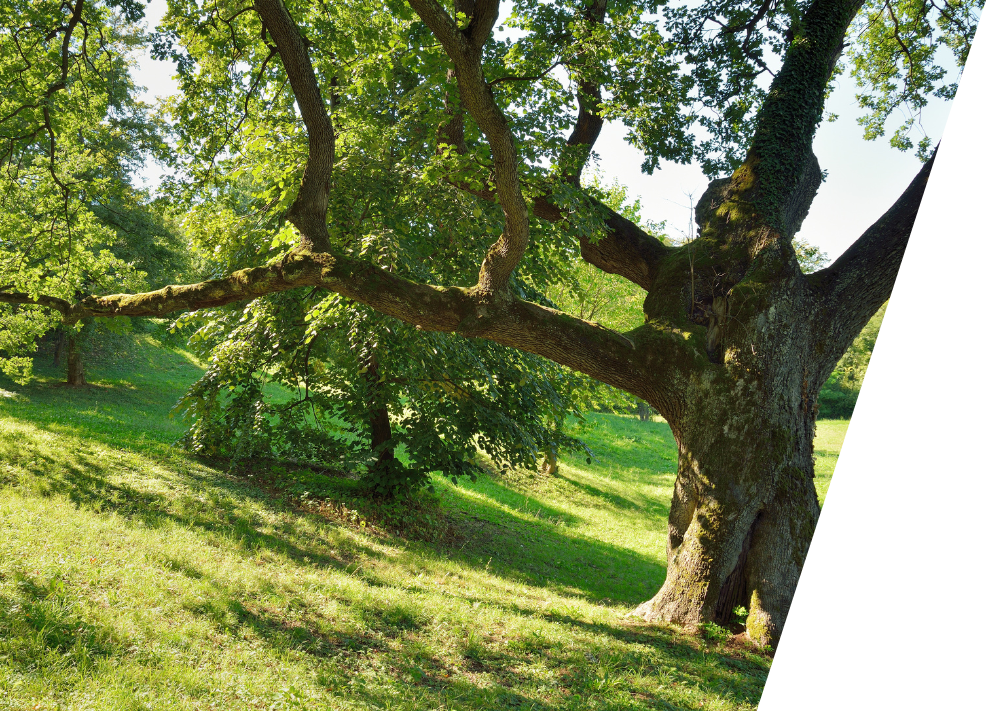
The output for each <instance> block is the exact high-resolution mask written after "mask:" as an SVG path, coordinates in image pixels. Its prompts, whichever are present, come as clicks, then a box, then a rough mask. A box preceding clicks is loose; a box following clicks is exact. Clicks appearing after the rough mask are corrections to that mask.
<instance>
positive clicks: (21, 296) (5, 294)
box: [0, 291, 72, 316]
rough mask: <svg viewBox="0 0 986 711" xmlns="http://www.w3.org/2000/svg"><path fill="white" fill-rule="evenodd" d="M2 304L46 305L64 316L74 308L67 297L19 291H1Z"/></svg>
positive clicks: (0, 302)
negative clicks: (37, 294) (60, 297)
mask: <svg viewBox="0 0 986 711" xmlns="http://www.w3.org/2000/svg"><path fill="white" fill-rule="evenodd" d="M0 304H24V305H27V306H44V307H45V308H49V309H52V310H53V311H57V312H58V313H60V314H62V315H63V316H68V315H69V313H70V312H71V310H72V304H70V303H69V302H68V301H66V300H65V299H59V298H56V297H54V296H31V295H30V294H25V293H22V292H19V291H0Z"/></svg>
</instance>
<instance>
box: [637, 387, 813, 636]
mask: <svg viewBox="0 0 986 711" xmlns="http://www.w3.org/2000/svg"><path fill="white" fill-rule="evenodd" d="M794 370H795V369H792V371H794ZM800 375H801V374H800V373H798V372H792V376H793V377H794V378H795V379H797V380H801V377H800ZM730 381H732V382H730ZM798 385H800V383H797V384H795V391H796V393H797V395H798V396H799V397H798V399H800V396H801V387H798ZM692 398H694V399H693V400H692V401H691V402H689V403H688V404H687V405H686V408H685V410H684V412H683V414H682V415H681V416H680V417H679V418H677V419H676V420H675V421H674V423H673V425H672V426H673V428H674V430H675V433H676V437H677V439H678V446H679V457H678V478H677V481H676V482H675V489H674V495H673V498H672V502H671V511H670V514H669V520H668V546H667V558H668V571H667V579H666V581H665V583H664V585H663V587H662V588H661V590H660V591H659V592H658V594H657V595H656V596H655V597H654V598H653V599H652V600H650V601H648V602H645V603H643V604H642V605H640V607H638V609H637V614H639V615H641V616H643V617H644V618H645V619H647V620H655V619H661V620H665V621H669V622H674V623H677V624H681V625H684V626H686V627H689V628H694V627H696V626H698V625H699V624H701V623H703V622H709V621H712V622H717V623H720V624H722V625H724V626H726V625H728V624H729V623H730V622H731V621H732V617H733V610H734V609H735V608H736V606H738V605H742V606H743V607H746V608H747V609H748V610H749V611H750V613H749V617H748V619H747V630H748V633H749V636H750V638H751V639H752V640H754V641H755V642H757V643H758V644H761V645H768V644H769V645H772V644H775V643H776V641H777V637H778V635H779V633H780V630H781V629H782V628H783V625H784V620H785V619H786V617H787V612H788V608H789V607H790V603H791V598H792V596H793V595H794V589H795V586H796V585H797V582H798V577H799V576H800V573H801V567H802V565H803V564H804V560H805V556H806V555H807V552H808V546H809V544H810V542H811V537H812V533H813V532H814V528H815V522H816V521H817V519H818V514H819V506H818V499H817V496H816V494H815V487H814V483H813V465H812V435H813V432H814V413H813V411H812V409H813V408H812V407H811V405H813V404H814V402H813V400H810V405H809V406H808V407H807V408H802V407H798V408H797V409H798V411H797V412H792V409H793V408H791V406H790V405H791V403H790V401H789V398H787V397H785V393H779V392H776V390H774V389H773V388H763V385H762V384H758V383H756V382H749V381H746V380H744V379H739V378H737V379H735V380H733V379H731V378H729V377H725V378H721V379H717V382H714V383H712V384H702V385H697V386H696V388H695V390H694V391H693V394H692ZM798 404H799V405H800V404H801V403H798Z"/></svg>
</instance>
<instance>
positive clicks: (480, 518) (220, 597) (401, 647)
mask: <svg viewBox="0 0 986 711" xmlns="http://www.w3.org/2000/svg"><path fill="white" fill-rule="evenodd" d="M142 358H143V359H144V360H143V361H141V363H142V364H141V365H139V367H133V366H132V365H131V366H126V367H122V368H119V369H118V370H116V371H112V370H105V371H102V372H99V371H96V372H93V373H91V374H90V379H91V380H92V381H93V383H94V386H93V387H92V388H89V389H86V390H79V391H75V390H71V389H67V388H61V387H57V386H55V385H54V384H53V381H39V382H35V383H34V384H32V385H30V386H27V387H21V386H14V385H13V384H11V383H7V382H4V383H0V388H3V389H4V390H6V391H8V392H11V393H13V394H14V395H12V396H10V397H7V396H4V397H2V398H0V709H27V708H50V709H55V708H58V709H118V708H119V709H207V708H217V709H251V708H256V709H291V708H298V709H333V710H334V709H370V708H380V709H386V708H390V709H453V708H454V709H513V708H517V709H621V710H622V709H753V708H755V706H756V703H757V701H758V699H759V696H760V692H761V689H762V686H763V682H764V680H765V678H766V673H767V669H768V667H769V660H767V659H765V658H764V657H763V656H761V655H759V654H756V653H754V652H752V651H750V650H748V649H745V648H743V647H741V646H734V645H727V644H719V643H705V642H702V641H701V640H697V639H695V638H693V637H690V636H688V635H684V634H682V633H680V632H678V631H676V630H675V629H674V628H671V627H661V626H651V625H643V624H640V623H639V622H637V621H636V620H635V619H633V618H626V614H627V612H629V611H630V610H631V609H632V608H633V607H634V606H635V605H636V604H637V603H639V602H641V601H643V600H644V599H647V598H649V597H650V596H652V595H653V594H654V592H656V590H657V588H658V587H659V586H660V584H661V582H662V581H663V578H664V574H665V565H666V561H665V559H664V557H665V540H666V535H667V534H666V527H667V524H666V517H667V507H668V505H669V502H670V497H671V487H672V484H673V479H674V468H675V460H676V455H675V448H674V442H673V439H672V438H671V435H670V432H669V430H668V428H667V426H666V425H665V424H663V423H654V422H649V423H642V422H639V421H637V420H635V419H633V418H629V417H620V416H615V415H594V416H591V417H590V421H591V422H592V423H593V426H592V427H591V428H590V429H589V430H588V431H586V432H584V433H583V435H584V437H585V439H586V441H587V442H588V443H589V445H590V447H591V448H592V449H593V451H594V453H595V454H596V459H595V460H594V461H593V463H592V464H586V463H585V462H584V460H571V461H569V460H565V461H563V464H562V468H561V471H560V475H559V476H557V477H553V478H545V477H541V476H537V475H534V474H531V473H529V472H519V471H518V472H510V473H508V474H506V475H502V476H495V477H489V478H485V479H482V480H480V481H478V482H476V483H465V484H463V485H461V486H459V487H453V486H452V485H451V484H450V483H448V482H444V481H440V482H438V484H437V491H438V501H439V505H440V512H439V513H438V514H437V515H439V516H440V517H441V522H440V525H436V528H435V531H436V533H435V536H434V537H432V538H431V539H429V536H428V535H422V536H419V539H417V540H410V541H408V540H403V539H401V538H399V537H397V536H395V535H393V532H392V531H391V530H389V529H387V527H386V526H377V525H374V522H373V518H372V511H371V512H369V518H367V509H366V508H365V506H367V505H369V504H368V503H367V502H365V501H363V500H360V499H359V498H358V497H357V496H356V494H355V493H354V490H353V488H352V486H351V482H348V481H347V480H344V479H333V478H330V477H326V476H323V475H321V474H319V473H317V472H314V473H313V472H306V471H294V470H291V469H290V468H287V469H283V470H282V469H277V470H274V469H272V468H271V467H268V466H266V465H263V466H259V467H258V469H257V470H256V471H251V472H241V473H239V474H231V473H228V472H227V471H226V470H225V467H224V466H223V465H222V464H221V463H210V462H206V461H201V460H198V459H196V458H194V457H191V456H189V455H187V454H186V453H184V452H182V451H180V450H178V449H176V448H174V447H173V446H172V445H171V443H172V442H173V441H174V440H175V439H177V438H178V437H179V436H180V434H181V433H182V431H183V425H182V423H181V422H178V421H175V420H173V419H170V418H169V417H168V412H169V410H170V407H171V405H172V404H173V402H174V401H175V399H176V398H177V396H178V395H179V394H180V393H181V392H182V389H183V388H185V387H187V385H188V384H189V383H191V382H192V381H193V380H194V379H195V378H196V377H198V375H199V374H200V373H201V370H200V368H199V367H198V365H196V364H195V363H194V362H192V361H191V360H190V359H189V358H187V357H186V356H185V355H183V354H180V353H176V352H173V351H169V350H166V349H162V348H158V347H155V346H154V345H153V344H152V343H148V344H147V345H146V346H145V347H144V348H143V350H142ZM49 375H50V376H51V378H55V377H56V374H53V373H52V374H49ZM826 427H827V425H826V423H821V424H820V427H819V441H820V442H821V441H823V439H824V437H825V436H827V435H825V432H826V431H827V430H826V429H825V428H826ZM835 430H836V431H837V430H838V426H836V427H835ZM824 441H826V442H828V440H824ZM833 442H834V440H833ZM829 450H833V451H834V450H837V445H836V444H834V443H832V442H829V443H828V444H826V451H829ZM826 456H828V455H826ZM819 460H820V465H821V463H822V457H821V453H820V452H819ZM820 468H821V466H820ZM251 476H253V478H251ZM272 477H273V480H274V484H272V483H271V482H272ZM313 481H316V482H317V481H321V482H322V484H323V485H324V493H326V494H327V495H328V496H329V497H330V499H331V502H330V503H332V506H331V507H329V508H321V509H320V508H319V507H318V506H313V505H308V504H307V503H305V500H299V498H298V496H297V491H298V487H297V486H294V485H293V484H292V482H295V483H298V482H300V483H304V485H305V486H309V484H310V483H311V482H313ZM826 481H827V480H826ZM368 520H369V525H366V523H367V521H368ZM419 532H420V529H419Z"/></svg>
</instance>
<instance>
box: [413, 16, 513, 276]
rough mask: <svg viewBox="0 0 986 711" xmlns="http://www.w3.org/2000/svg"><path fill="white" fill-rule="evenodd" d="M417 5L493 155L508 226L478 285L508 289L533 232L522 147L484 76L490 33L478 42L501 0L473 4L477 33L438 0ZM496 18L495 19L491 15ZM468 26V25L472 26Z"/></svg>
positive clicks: (498, 196) (497, 189) (489, 257)
mask: <svg viewBox="0 0 986 711" xmlns="http://www.w3.org/2000/svg"><path fill="white" fill-rule="evenodd" d="M409 2H410V5H411V7H412V8H413V9H414V11H415V12H417V13H418V15H419V16H420V17H421V19H422V20H424V22H425V24H427V25H428V27H429V28H430V29H431V31H432V32H433V33H434V35H435V37H436V38H437V39H438V41H439V42H441V43H442V47H443V48H444V49H445V52H446V54H447V55H448V56H449V58H450V59H451V60H452V64H453V65H454V67H455V79H456V82H457V84H458V86H459V97H460V99H461V101H462V105H463V107H464V108H465V109H466V111H468V112H469V114H470V115H471V116H472V117H473V119H474V120H475V121H476V124H477V125H478V126H479V129H480V130H481V131H482V132H483V134H484V135H485V136H486V140H487V141H488V142H489V146H490V151H491V152H492V154H493V175H494V182H495V184H496V194H497V200H498V202H499V203H500V207H501V208H502V209H503V214H504V217H505V222H506V224H505V227H504V230H503V234H502V235H501V236H500V239H499V240H497V242H496V244H494V245H493V246H492V247H491V248H490V250H489V251H488V252H487V254H486V258H485V259H484V260H483V265H482V267H481V268H480V271H479V283H478V285H477V286H478V288H479V290H480V291H481V292H483V293H486V294H491V295H492V294H494V293H506V290H507V284H508V281H509V279H510V274H511V273H512V272H513V270H514V269H515V268H516V266H517V265H518V264H519V263H520V260H521V258H522V257H523V256H524V252H525V250H526V249H527V243H528V240H529V236H530V223H529V217H528V210H527V203H526V202H525V200H524V197H523V195H522V194H521V184H520V174H519V171H518V161H517V148H516V146H515V144H514V137H513V133H512V132H511V130H510V125H509V123H508V121H507V117H506V116H505V115H504V114H503V111H502V110H500V107H499V106H498V105H497V103H496V99H495V97H494V96H493V91H492V90H491V89H490V86H489V84H488V83H487V82H486V78H485V76H484V75H483V62H482V58H483V54H482V42H485V39H486V37H487V36H488V34H489V30H486V32H485V34H482V41H480V42H478V44H477V43H475V42H474V40H477V38H478V37H480V34H481V33H482V31H483V30H482V28H484V27H486V26H487V24H489V28H490V29H492V24H491V23H493V22H495V21H496V12H497V7H498V3H497V2H496V0H480V1H479V2H476V3H475V5H474V6H473V11H474V13H481V15H477V14H474V15H473V16H472V22H470V25H469V27H472V25H473V22H477V23H478V24H477V25H476V27H477V30H476V33H475V34H468V33H463V32H462V31H461V30H459V28H458V26H457V24H456V23H455V20H454V19H453V18H452V17H451V16H450V15H449V14H448V13H447V12H446V11H445V8H443V7H442V6H441V5H439V4H438V3H437V2H435V1H434V0H409ZM490 18H492V19H490ZM467 30H468V28H467Z"/></svg>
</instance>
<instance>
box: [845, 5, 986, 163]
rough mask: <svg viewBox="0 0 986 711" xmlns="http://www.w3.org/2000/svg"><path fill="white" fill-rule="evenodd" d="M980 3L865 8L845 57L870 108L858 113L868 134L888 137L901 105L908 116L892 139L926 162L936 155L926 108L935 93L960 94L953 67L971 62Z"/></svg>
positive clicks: (860, 97) (862, 103)
mask: <svg viewBox="0 0 986 711" xmlns="http://www.w3.org/2000/svg"><path fill="white" fill-rule="evenodd" d="M982 6H983V3H982V0H945V1H944V2H941V3H936V2H917V1H916V0H870V2H868V3H867V4H866V5H865V6H864V8H863V11H862V12H861V13H860V14H859V15H858V16H857V18H856V20H855V22H854V25H853V31H852V32H853V39H854V40H855V41H853V42H851V43H849V45H848V51H847V56H846V59H847V60H848V64H849V68H850V74H851V76H852V77H853V78H855V80H856V85H857V86H858V87H859V89H860V93H859V94H858V95H857V97H856V98H857V100H858V101H859V105H860V106H861V107H862V108H863V109H865V110H866V111H867V112H868V113H867V114H866V115H865V116H863V117H861V118H860V119H859V123H860V125H861V126H862V127H863V129H864V134H863V135H864V137H865V138H866V139H868V140H874V139H876V138H878V137H880V136H882V135H884V132H885V130H886V127H887V124H888V122H890V120H891V117H892V116H893V115H894V114H895V113H897V112H898V111H899V112H900V113H901V115H902V116H903V120H902V122H901V123H900V125H899V126H898V127H897V129H896V130H895V131H894V133H893V135H892V136H891V138H890V145H892V146H894V147H895V148H898V149H900V150H902V151H909V150H911V149H914V151H915V153H916V154H917V155H918V157H920V158H921V159H922V160H927V159H928V158H930V157H931V151H932V145H931V137H930V136H928V135H927V134H925V133H924V127H923V126H922V125H921V110H922V109H923V108H924V107H925V106H927V105H928V97H929V96H935V97H938V98H941V99H946V100H951V99H952V98H954V96H955V91H956V89H957V88H958V80H959V78H958V76H956V75H953V74H952V73H951V72H950V71H949V70H948V67H947V65H948V64H949V62H950V61H954V63H955V65H956V66H957V67H958V68H959V70H961V69H962V68H963V67H964V66H965V62H966V59H967V58H968V56H969V49H970V47H971V46H972V38H973V36H974V34H975V28H976V25H977V24H978V22H979V14H980V12H981V10H982ZM949 54H950V55H951V56H950V57H949V56H948V55H949ZM946 57H947V59H946ZM943 65H944V66H943ZM915 131H917V132H919V133H920V134H922V135H921V137H920V138H919V139H918V142H917V145H916V146H915V144H914V140H913V138H912V137H911V135H912V134H913V133H914V132H915Z"/></svg>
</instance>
